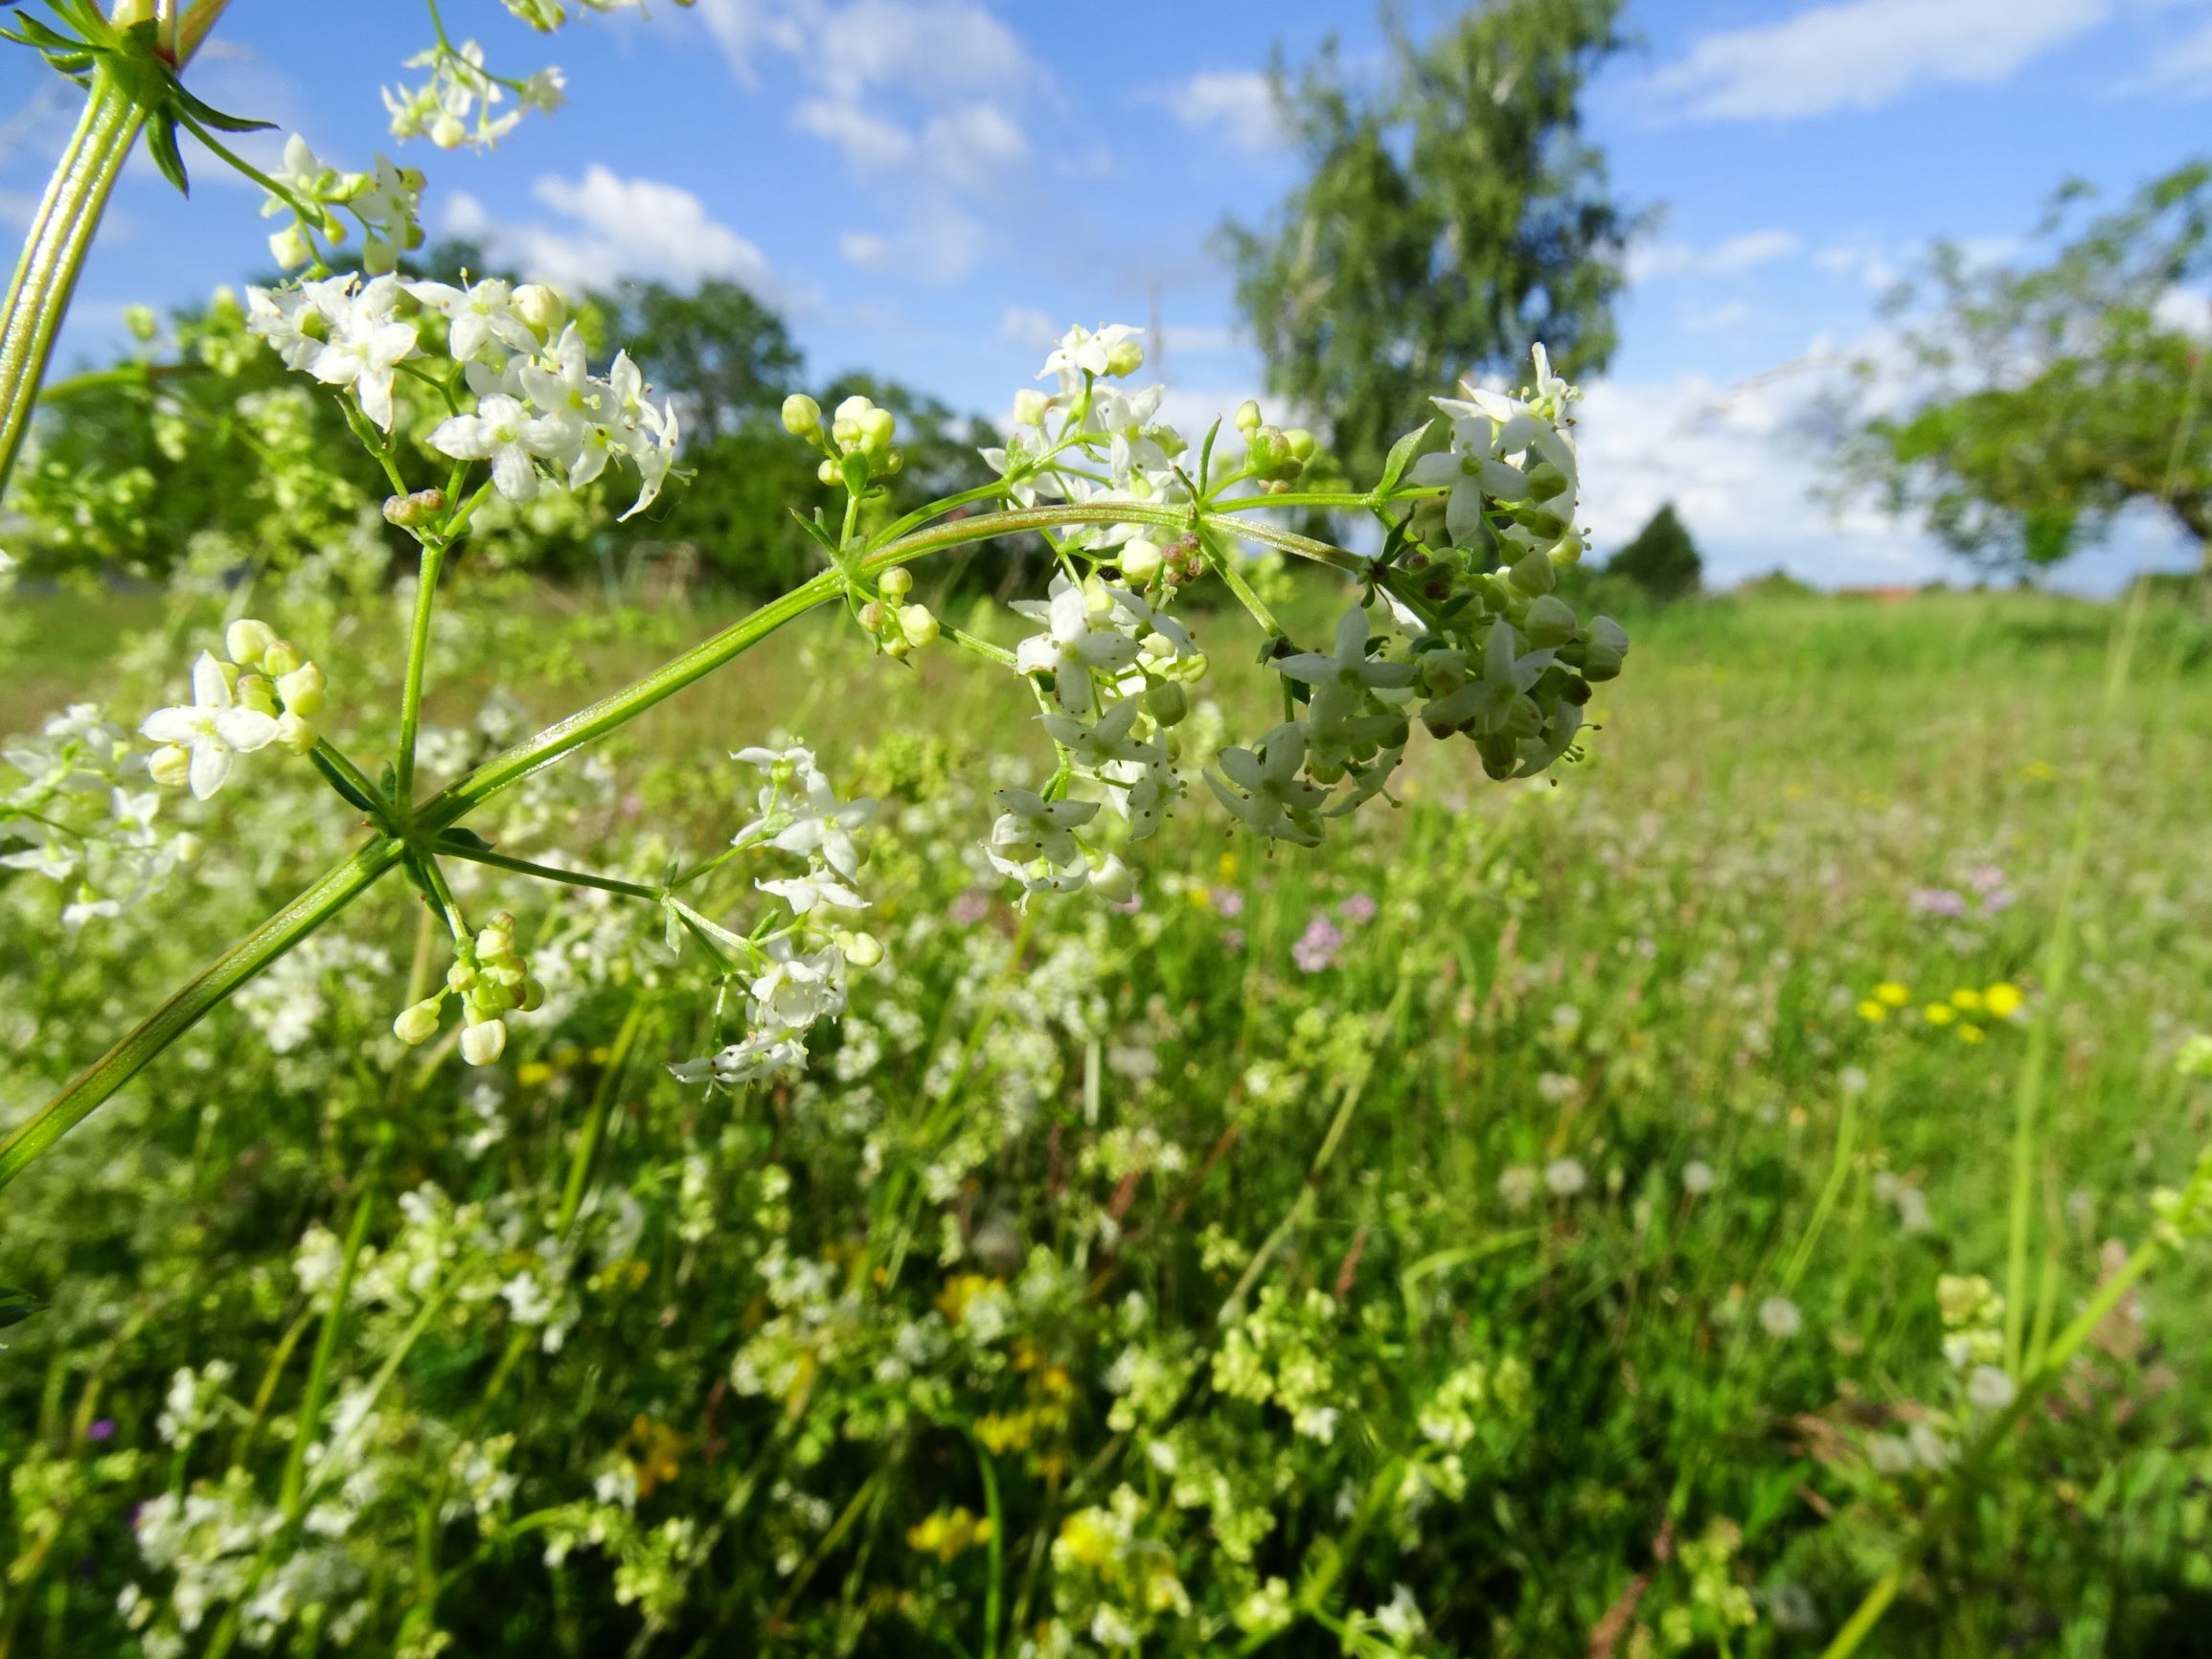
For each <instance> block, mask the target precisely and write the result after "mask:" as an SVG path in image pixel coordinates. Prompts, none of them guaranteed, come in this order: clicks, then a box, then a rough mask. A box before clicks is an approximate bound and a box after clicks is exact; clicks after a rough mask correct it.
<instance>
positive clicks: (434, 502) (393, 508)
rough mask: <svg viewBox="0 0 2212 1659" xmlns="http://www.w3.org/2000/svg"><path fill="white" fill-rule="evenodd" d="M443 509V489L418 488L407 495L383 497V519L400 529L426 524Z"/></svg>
mask: <svg viewBox="0 0 2212 1659" xmlns="http://www.w3.org/2000/svg"><path fill="white" fill-rule="evenodd" d="M444 511H445V491H444V490H443V489H418V490H416V491H414V492H413V493H412V494H409V495H387V496H386V497H385V498H384V521H385V522H386V523H387V524H396V525H398V526H399V528H400V529H401V530H411V529H413V528H414V527H416V526H417V525H422V524H428V523H429V522H430V521H431V520H432V519H434V518H436V517H437V516H438V515H439V514H440V513H442V512H444Z"/></svg>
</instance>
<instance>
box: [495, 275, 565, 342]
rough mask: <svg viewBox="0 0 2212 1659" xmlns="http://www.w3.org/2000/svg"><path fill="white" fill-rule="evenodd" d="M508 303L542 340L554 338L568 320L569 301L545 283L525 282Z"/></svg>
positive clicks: (510, 297)
mask: <svg viewBox="0 0 2212 1659" xmlns="http://www.w3.org/2000/svg"><path fill="white" fill-rule="evenodd" d="M507 303H508V304H509V305H510V306H511V307H513V310H514V314H515V315H516V316H517V317H519V318H521V319H522V322H523V324H524V326H525V327H527V328H528V329H529V330H530V331H531V332H532V333H534V334H536V336H537V337H538V338H539V339H540V340H550V339H552V338H553V336H554V335H555V334H558V333H559V331H560V326H561V324H563V323H565V322H567V321H568V303H567V302H566V301H565V300H563V299H562V298H561V297H560V296H559V294H558V293H556V292H555V291H554V290H553V289H551V288H549V287H547V286H546V285H545V284H543V283H524V284H522V286H520V287H519V288H516V289H515V290H514V292H513V294H512V295H510V296H509V298H508V302H507Z"/></svg>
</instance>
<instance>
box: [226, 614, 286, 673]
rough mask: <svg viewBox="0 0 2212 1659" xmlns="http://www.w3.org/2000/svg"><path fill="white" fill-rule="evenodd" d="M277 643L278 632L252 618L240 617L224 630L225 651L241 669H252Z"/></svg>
mask: <svg viewBox="0 0 2212 1659" xmlns="http://www.w3.org/2000/svg"><path fill="white" fill-rule="evenodd" d="M276 643H277V630H276V629H275V628H273V627H271V626H269V625H268V624H267V623H265V622H256V621H254V619H253V618H251V617H240V618H239V620H238V621H237V622H235V623H233V624H231V625H230V626H229V627H227V628H225V629H224V630H223V649H224V650H226V651H228V652H229V653H230V659H231V661H232V662H234V663H236V664H238V666H239V668H241V669H250V668H252V667H253V666H254V665H255V664H256V663H258V662H260V661H261V660H262V652H263V651H265V650H267V649H268V648H269V647H271V646H273V645H275V644H276Z"/></svg>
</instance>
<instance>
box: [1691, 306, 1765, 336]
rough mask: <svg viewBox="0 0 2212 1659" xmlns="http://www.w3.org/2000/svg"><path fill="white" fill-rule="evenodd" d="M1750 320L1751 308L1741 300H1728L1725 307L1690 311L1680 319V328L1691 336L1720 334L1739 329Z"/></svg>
mask: <svg viewBox="0 0 2212 1659" xmlns="http://www.w3.org/2000/svg"><path fill="white" fill-rule="evenodd" d="M1750 320H1751V307H1749V306H1747V305H1745V303H1744V302H1743V301H1742V300H1730V301H1728V302H1727V304H1725V305H1721V306H1708V307H1705V308H1704V309H1703V310H1701V311H1692V312H1691V313H1690V314H1689V315H1688V316H1686V317H1684V318H1683V319H1682V327H1683V328H1685V329H1687V330H1689V331H1690V332H1691V333H1693V334H1722V333H1726V332H1728V331H1729V330H1735V329H1741V328H1742V327H1743V326H1744V325H1745V323H1748V322H1749V321H1750Z"/></svg>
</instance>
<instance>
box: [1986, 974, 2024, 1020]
mask: <svg viewBox="0 0 2212 1659" xmlns="http://www.w3.org/2000/svg"><path fill="white" fill-rule="evenodd" d="M1981 997H1982V1004H1983V1006H1984V1007H1986V1008H1987V1009H1988V1010H1989V1011H1990V1012H1991V1013H1992V1014H1994V1015H1995V1017H1996V1018H1998V1019H2010V1018H2012V1017H2013V1015H2014V1014H2016V1013H2018V1012H2019V1011H2020V1004H2022V1003H2024V1002H2026V1001H2027V1000H2028V999H2027V997H2026V995H2025V994H2024V993H2023V992H2022V991H2021V989H2020V988H2019V987H2018V986H2017V985H2014V984H2012V983H2011V982H2010V981H2009V980H2002V979H2000V980H1998V981H1997V982H1996V984H1995V985H1993V986H1991V987H1990V988H1989V989H1987V990H1985V991H1983V992H1982V993H1981Z"/></svg>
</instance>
